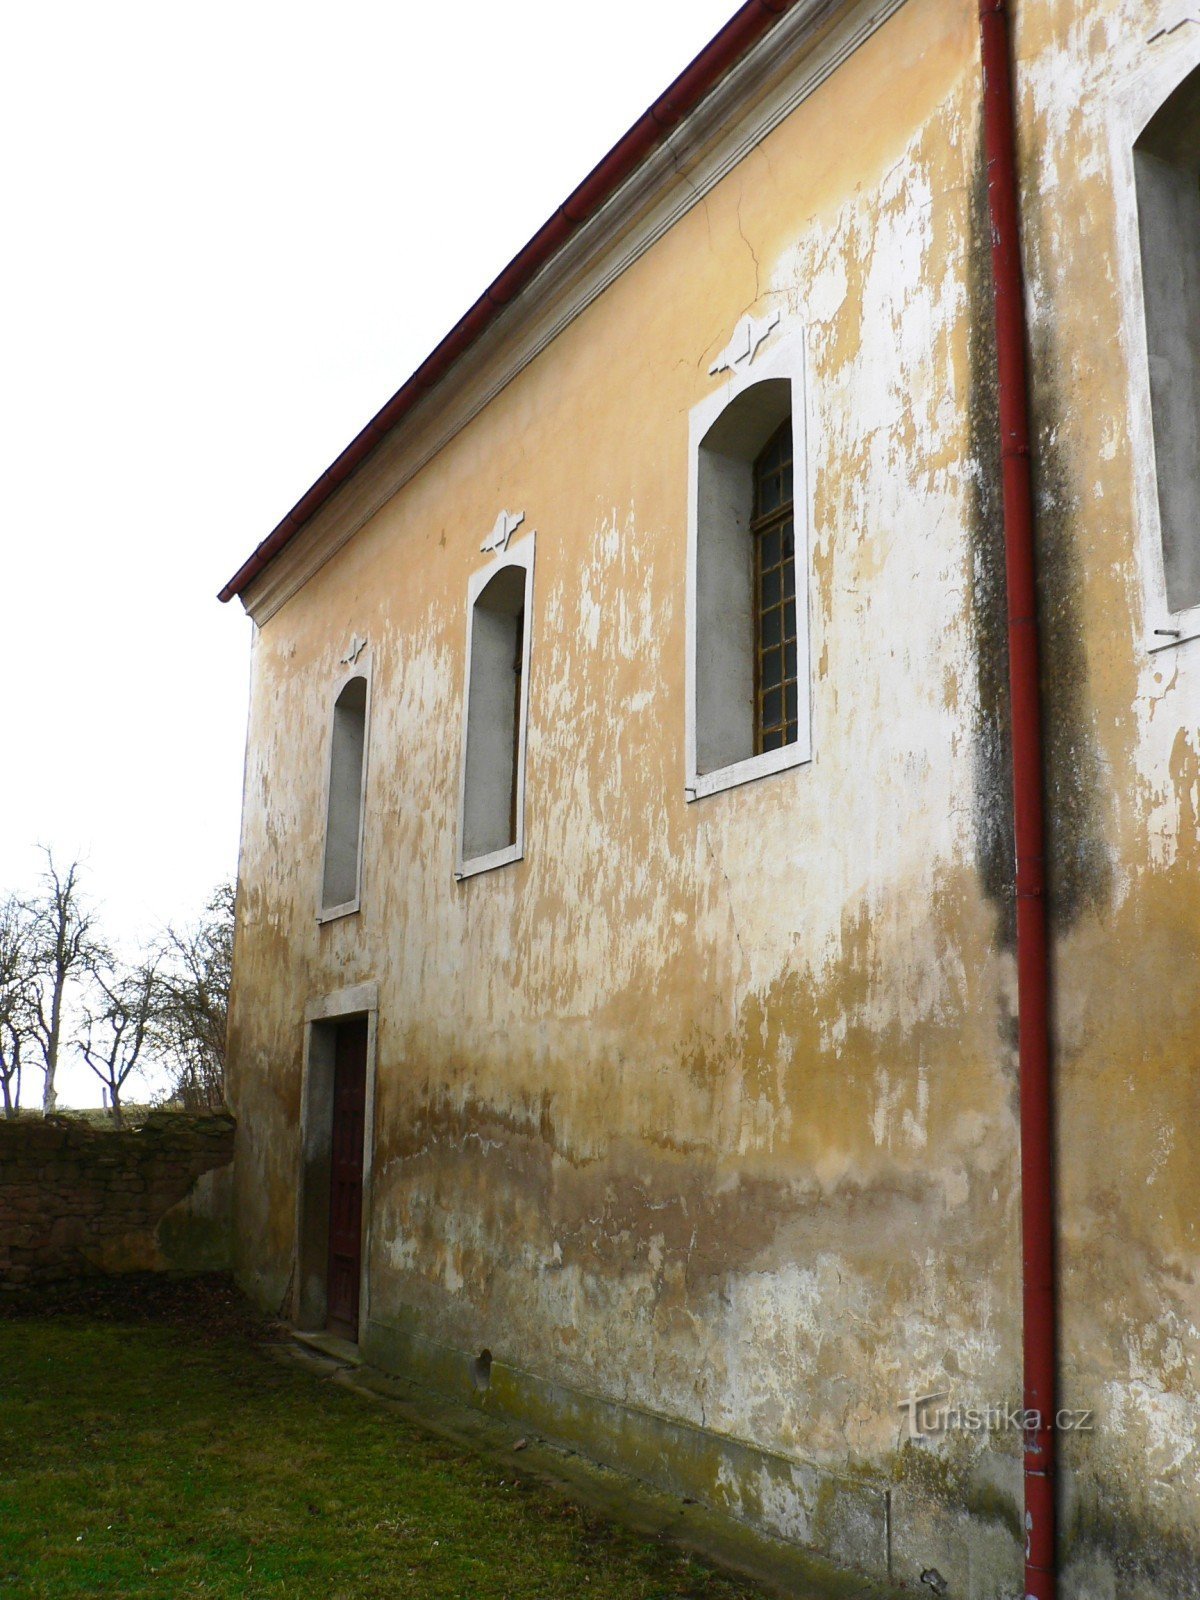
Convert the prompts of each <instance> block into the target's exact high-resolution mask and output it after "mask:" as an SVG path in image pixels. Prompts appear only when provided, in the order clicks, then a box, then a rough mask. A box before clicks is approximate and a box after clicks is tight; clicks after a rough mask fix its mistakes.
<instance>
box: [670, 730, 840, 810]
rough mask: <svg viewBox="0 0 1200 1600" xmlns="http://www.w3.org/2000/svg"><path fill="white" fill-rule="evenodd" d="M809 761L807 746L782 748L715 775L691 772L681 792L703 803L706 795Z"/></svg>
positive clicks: (717, 772) (742, 762)
mask: <svg viewBox="0 0 1200 1600" xmlns="http://www.w3.org/2000/svg"><path fill="white" fill-rule="evenodd" d="M811 760H812V751H811V750H810V749H809V748H808V746H807V745H805V744H799V743H797V744H788V745H784V747H783V748H782V750H767V751H764V753H763V754H762V755H761V756H749V757H747V759H746V760H745V761H735V762H734V763H733V764H732V766H728V767H718V768H717V770H716V771H715V772H694V773H691V774H689V776H688V781H687V784H686V786H685V788H684V793H685V795H686V796H687V799H688V803H689V804H690V803H691V802H692V801H693V800H703V799H704V797H705V796H706V795H710V794H719V793H720V792H721V791H722V790H723V789H736V788H737V787H738V786H739V785H740V784H743V783H753V782H754V781H755V780H756V779H757V778H769V777H770V776H771V775H772V774H773V773H776V772H787V771H789V770H790V769H791V768H792V767H800V766H803V765H804V764H805V763H806V762H808V761H811Z"/></svg>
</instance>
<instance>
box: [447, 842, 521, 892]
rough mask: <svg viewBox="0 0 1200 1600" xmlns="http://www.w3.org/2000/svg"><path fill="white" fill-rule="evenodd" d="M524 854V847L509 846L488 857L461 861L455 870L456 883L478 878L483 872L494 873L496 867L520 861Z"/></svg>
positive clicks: (518, 845)
mask: <svg viewBox="0 0 1200 1600" xmlns="http://www.w3.org/2000/svg"><path fill="white" fill-rule="evenodd" d="M524 854H525V846H524V845H521V844H509V845H505V847H504V849H503V850H493V851H492V852H491V853H490V854H489V855H486V856H472V857H471V859H470V861H460V862H459V864H458V866H457V867H456V868H455V869H454V879H455V882H456V883H461V882H462V881H463V879H464V878H475V877H478V875H479V874H480V873H481V872H492V871H494V870H495V868H496V867H507V866H509V865H510V864H511V863H512V862H514V861H520V860H521V858H522V857H523V856H524Z"/></svg>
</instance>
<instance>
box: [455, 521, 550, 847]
mask: <svg viewBox="0 0 1200 1600" xmlns="http://www.w3.org/2000/svg"><path fill="white" fill-rule="evenodd" d="M532 602H533V537H532V535H531V536H530V537H528V538H526V539H523V540H522V541H521V543H520V544H519V545H514V546H513V547H512V548H511V549H509V550H507V551H505V552H504V553H503V554H502V555H500V556H499V558H498V559H497V560H496V561H495V562H493V563H492V564H491V565H489V566H488V567H486V568H484V569H483V571H482V572H478V573H476V574H475V575H474V576H473V577H472V579H471V582H470V585H469V586H468V591H467V664H466V695H465V703H464V707H463V735H462V779H461V802H460V806H459V829H458V859H457V862H456V876H458V877H459V878H467V877H471V876H472V875H473V874H475V873H478V872H486V871H489V870H490V869H491V868H493V867H502V866H505V865H507V864H508V863H509V862H510V861H519V860H520V859H521V857H522V855H523V854H524V850H525V730H526V720H527V714H528V702H529V646H530V629H529V618H530V615H531V608H532Z"/></svg>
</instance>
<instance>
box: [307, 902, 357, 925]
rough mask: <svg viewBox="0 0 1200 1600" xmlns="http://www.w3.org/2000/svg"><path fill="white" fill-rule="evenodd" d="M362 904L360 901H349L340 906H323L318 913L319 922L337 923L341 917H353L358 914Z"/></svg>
mask: <svg viewBox="0 0 1200 1600" xmlns="http://www.w3.org/2000/svg"><path fill="white" fill-rule="evenodd" d="M360 903H361V902H360V901H358V900H347V901H345V903H344V904H342V905H340V906H322V907H321V909H320V911H318V912H317V921H318V922H319V923H325V922H336V921H337V920H338V918H339V917H353V916H355V915H356V914H357V912H358V909H359V905H360Z"/></svg>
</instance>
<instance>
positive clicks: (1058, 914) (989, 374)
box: [968, 136, 1112, 944]
mask: <svg viewBox="0 0 1200 1600" xmlns="http://www.w3.org/2000/svg"><path fill="white" fill-rule="evenodd" d="M977 150H978V154H977V157H976V164H975V181H974V185H973V191H972V208H971V210H972V216H971V239H970V246H969V257H968V290H969V304H970V328H969V359H970V364H971V379H970V402H969V405H970V411H969V426H970V452H971V469H970V470H971V496H970V515H969V526H970V539H971V554H972V562H971V600H972V615H973V618H974V631H975V649H976V663H975V672H976V689H977V695H978V708H979V709H978V723H977V727H976V732H975V829H976V842H977V853H978V861H979V871H980V875H981V877H982V879H983V883H984V888H985V892H986V893H987V894H988V896H989V897H990V898H991V899H992V900H993V901H994V902H995V903H996V904H997V905H998V906H999V907H1000V908H1001V912H1002V919H1003V920H1002V926H1003V929H1004V939H1005V942H1006V943H1007V944H1011V943H1012V940H1013V937H1014V902H1013V882H1012V878H1013V849H1014V846H1013V816H1012V769H1011V761H1012V755H1011V749H1012V746H1011V724H1010V715H1009V695H1008V640H1007V616H1006V593H1005V578H1004V523H1003V506H1002V495H1001V478H1000V437H999V421H998V397H997V372H996V334H995V314H994V303H993V289H992V266H991V237H990V234H991V228H990V219H989V216H988V205H987V169H986V162H985V158H984V153H983V141H982V136H981V137H980V138H979V141H978V145H977ZM1024 227H1025V235H1026V238H1027V240H1028V241H1029V242H1030V244H1031V246H1032V250H1031V255H1032V258H1033V260H1034V261H1035V263H1036V259H1037V243H1038V241H1039V239H1040V238H1041V219H1040V216H1039V212H1038V205H1037V200H1036V197H1032V198H1027V200H1026V207H1025V214H1024ZM1034 270H1035V272H1036V266H1035V269H1034ZM1056 359H1057V351H1056V350H1055V347H1054V338H1053V328H1052V326H1042V327H1040V328H1038V329H1035V330H1033V331H1032V333H1031V348H1030V388H1031V409H1032V431H1033V475H1034V507H1035V517H1036V525H1035V535H1036V538H1037V549H1038V590H1039V621H1040V625H1041V647H1042V706H1043V739H1044V744H1045V761H1046V848H1047V874H1048V879H1049V897H1050V900H1049V903H1050V915H1051V918H1052V921H1053V923H1054V925H1055V926H1056V927H1057V928H1058V929H1059V930H1060V931H1061V930H1063V929H1065V928H1068V927H1070V926H1072V925H1073V924H1074V923H1075V922H1076V921H1077V920H1078V919H1079V917H1080V916H1081V915H1083V914H1084V913H1085V912H1086V911H1088V910H1094V909H1095V908H1097V907H1099V906H1101V905H1103V904H1105V903H1106V902H1107V900H1108V898H1109V895H1110V892H1111V885H1112V865H1111V862H1110V859H1109V855H1108V849H1107V845H1106V843H1105V840H1104V834H1103V827H1102V814H1101V797H1102V795H1103V794H1104V784H1103V782H1102V776H1103V774H1102V770H1101V758H1100V753H1099V750H1098V748H1097V745H1096V741H1095V738H1094V736H1093V732H1092V727H1091V720H1090V701H1089V694H1088V672H1087V653H1086V650H1085V647H1084V637H1083V623H1082V616H1081V606H1080V590H1081V584H1082V571H1081V563H1080V555H1079V545H1078V524H1077V520H1076V512H1077V509H1078V497H1077V494H1076V492H1075V489H1074V486H1073V483H1072V479H1071V475H1070V472H1069V469H1068V465H1067V462H1066V459H1065V453H1064V451H1063V449H1062V447H1061V445H1060V442H1059V418H1060V416H1061V407H1060V400H1059V394H1058V387H1057V383H1056V381H1055V370H1056V369H1055V361H1056Z"/></svg>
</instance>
